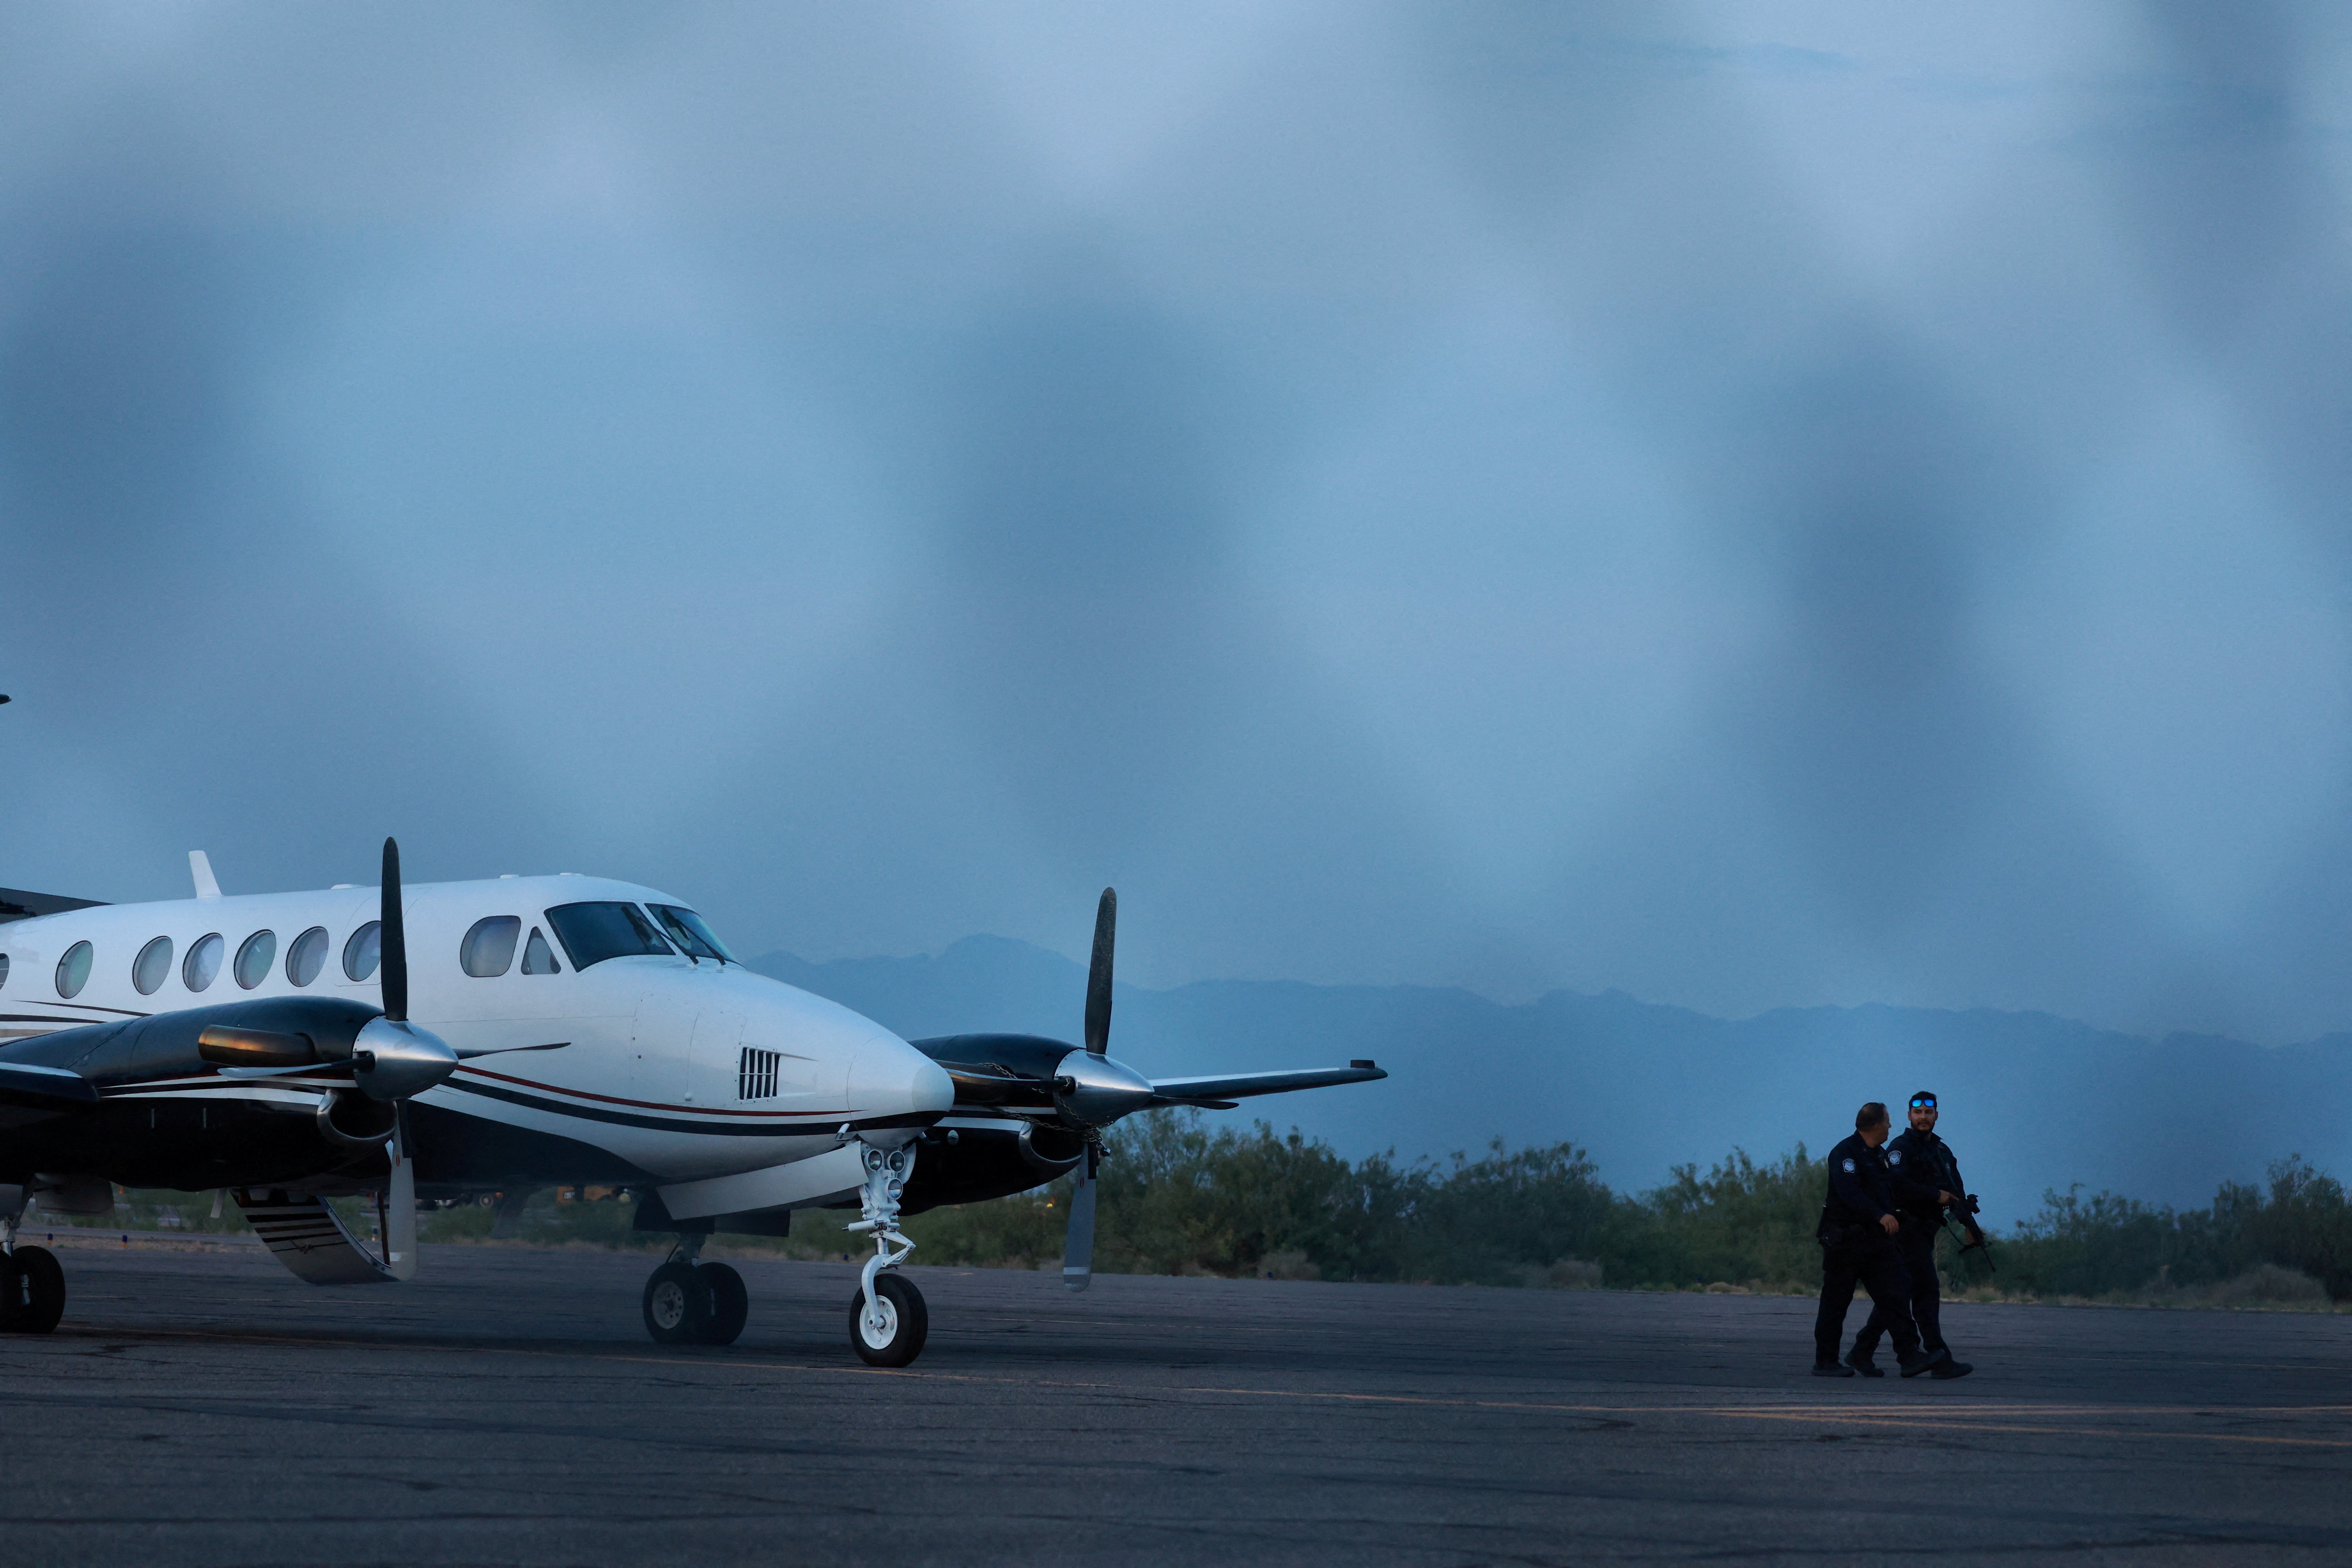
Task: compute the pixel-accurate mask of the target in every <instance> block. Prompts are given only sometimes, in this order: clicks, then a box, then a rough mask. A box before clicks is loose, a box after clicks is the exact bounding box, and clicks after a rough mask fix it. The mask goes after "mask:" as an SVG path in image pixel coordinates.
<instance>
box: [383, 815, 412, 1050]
mask: <svg viewBox="0 0 2352 1568" xmlns="http://www.w3.org/2000/svg"><path fill="white" fill-rule="evenodd" d="M377 919H378V920H379V921H381V922H382V926H383V931H382V951H383V958H382V960H381V961H380V962H381V963H382V964H383V1016H385V1017H387V1018H389V1019H391V1020H392V1021H393V1022H394V1023H395V1024H398V1023H403V1022H405V1021H406V1019H407V1017H408V932H407V930H406V929H405V928H404V926H403V925H402V924H401V920H400V844H399V842H398V841H397V840H396V839H391V838H387V839H385V840H384V841H383V911H382V913H380V914H379V915H378V917H377Z"/></svg>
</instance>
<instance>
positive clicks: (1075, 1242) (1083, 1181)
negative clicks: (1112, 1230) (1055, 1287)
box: [1062, 1143, 1101, 1290]
mask: <svg viewBox="0 0 2352 1568" xmlns="http://www.w3.org/2000/svg"><path fill="white" fill-rule="evenodd" d="M1094 1166H1095V1146H1094V1145H1093V1144H1091V1143H1089V1144H1087V1157H1086V1158H1085V1159H1083V1160H1081V1161H1079V1162H1078V1165H1077V1169H1076V1171H1074V1172H1072V1173H1071V1182H1070V1233H1069V1237H1068V1238H1067V1239H1066V1240H1065V1241H1064V1242H1063V1243H1062V1283H1063V1284H1064V1285H1066V1286H1067V1287H1069V1288H1070V1289H1073V1290H1083V1289H1086V1288H1087V1286H1088V1285H1089V1284H1091V1283H1093V1281H1094V1277H1095V1189H1096V1188H1097V1187H1098V1186H1100V1185H1101V1183H1100V1182H1098V1181H1097V1180H1096V1179H1095V1169H1094Z"/></svg>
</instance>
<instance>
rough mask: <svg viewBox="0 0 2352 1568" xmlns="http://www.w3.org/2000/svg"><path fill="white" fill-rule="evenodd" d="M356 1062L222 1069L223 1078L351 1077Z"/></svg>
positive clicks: (301, 1063) (298, 1063)
mask: <svg viewBox="0 0 2352 1568" xmlns="http://www.w3.org/2000/svg"><path fill="white" fill-rule="evenodd" d="M357 1066H358V1064H356V1063H354V1062H297V1063H295V1064H294V1065H293V1066H292V1067H290V1068H236V1067H229V1068H221V1069H220V1076H221V1077H223V1078H291V1077H294V1076H296V1075H298V1074H299V1075H303V1076H307V1077H310V1078H349V1077H351V1076H352V1073H353V1072H354V1071H356V1070H357Z"/></svg>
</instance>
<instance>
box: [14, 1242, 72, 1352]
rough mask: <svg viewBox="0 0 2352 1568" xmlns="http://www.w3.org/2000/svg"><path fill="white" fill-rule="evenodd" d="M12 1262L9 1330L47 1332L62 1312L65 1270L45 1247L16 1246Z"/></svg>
mask: <svg viewBox="0 0 2352 1568" xmlns="http://www.w3.org/2000/svg"><path fill="white" fill-rule="evenodd" d="M12 1265H13V1274H14V1278H13V1279H10V1280H9V1281H8V1283H9V1284H10V1285H11V1286H13V1287H14V1288H13V1289H9V1290H8V1292H7V1300H8V1304H9V1305H11V1306H13V1307H15V1309H16V1310H14V1311H12V1312H10V1313H9V1315H8V1323H7V1328H8V1331H9V1332H10V1333H16V1334H46V1333H47V1332H48V1331H50V1330H52V1329H54V1328H56V1327H57V1326H58V1319H59V1318H62V1317H64V1316H65V1312H66V1271H65V1270H64V1269H62V1268H58V1258H57V1254H55V1253H53V1252H51V1251H50V1250H49V1249H48V1248H47V1247H18V1248H17V1249H16V1258H14V1259H13V1260H12ZM18 1281H22V1283H18ZM19 1303H21V1305H19Z"/></svg>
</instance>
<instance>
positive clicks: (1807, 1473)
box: [0, 1247, 2352, 1568]
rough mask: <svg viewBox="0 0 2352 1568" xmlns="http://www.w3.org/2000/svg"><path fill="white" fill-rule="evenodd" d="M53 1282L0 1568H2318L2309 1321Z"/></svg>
mask: <svg viewBox="0 0 2352 1568" xmlns="http://www.w3.org/2000/svg"><path fill="white" fill-rule="evenodd" d="M59 1257H60V1259H61V1261H62V1262H63V1263H64V1264H65V1267H66V1271H67V1279H68V1288H69V1289H70V1290H71V1292H72V1295H71V1299H70V1300H69V1301H68V1307H67V1311H66V1318H65V1321H64V1323H63V1324H62V1325H61V1326H60V1328H59V1329H58V1331H57V1332H56V1333H55V1334H54V1335H51V1336H47V1337H45V1338H44V1337H25V1336H16V1335H9V1336H0V1433H5V1436H0V1457H5V1469H0V1510H5V1515H6V1523H5V1525H0V1563H5V1564H16V1563H26V1564H33V1563H38V1564H44V1565H49V1568H56V1565H61V1564H80V1563H105V1564H125V1563H136V1564H140V1565H142V1568H148V1565H156V1564H176V1563H223V1564H226V1563H237V1564H265V1563H306V1564H307V1563H334V1564H337V1565H339V1568H348V1565H358V1564H369V1563H385V1564H400V1565H403V1568H406V1565H411V1564H443V1563H528V1564H541V1563H547V1564H559V1563H614V1564H661V1565H664V1568H670V1565H677V1564H699V1563H737V1562H742V1563H752V1562H758V1563H800V1562H817V1563H890V1564H911V1563H994V1562H1015V1563H1024V1564H1061V1563H1071V1564H1076V1563H1086V1564H1103V1563H1130V1562H1135V1563H1218V1564H1225V1563H1234V1562H1237V1561H1242V1562H1249V1563H1443V1564H1456V1563H1571V1562H1574V1563H1591V1562H1616V1561H1630V1562H1654V1561H1684V1560H1696V1559H1706V1560H1717V1559H1728V1560H1732V1561H1736V1562H1739V1563H1859V1562H1861V1561H1863V1560H1864V1559H1874V1560H1875V1559H1884V1558H1889V1557H1892V1558H1905V1559H1909V1558H1918V1557H1936V1558H1940V1559H1946V1560H1951V1561H1958V1562H1974V1561H1984V1562H1994V1561H1998V1562H2000V1563H2038V1562H2042V1561H2045V1560H2052V1561H2054V1560H2057V1559H2060V1558H2063V1559H2065V1560H2067V1561H2069V1562H2085V1563H2132V1564H2152V1563H2216V1562H2226V1563H2233V1564H2236V1563H2254V1564H2259V1563H2339V1564H2340V1563H2346V1562H2352V1316H2346V1315H2336V1316H2326V1315H2305V1314H2289V1313H2255V1312H2243V1313H2221V1312H2169V1311H2145V1310H2105V1309H2089V1308H2071V1309H2069V1308H2042V1307H1992V1306H1980V1307H1965V1306H1963V1307H1954V1308H1949V1309H1948V1310H1947V1331H1948V1334H1949V1336H1950V1337H1951V1340H1952V1342H1953V1343H1954V1344H1955V1345H1956V1346H1958V1348H1959V1349H1960V1351H1961V1353H1962V1355H1963V1356H1964V1357H1966V1358H1968V1359H1972V1360H1974V1361H1975V1362H1976V1363H1978V1365H1979V1372H1978V1373H1977V1375H1975V1376H1973V1377H1970V1378H1967V1379H1963V1380H1960V1381H1957V1382H1950V1383H1934V1382H1930V1381H1928V1380H1927V1379H1924V1378H1923V1379H1919V1380H1916V1381H1913V1382H1906V1381H1904V1380H1902V1379H1899V1378H1895V1377H1887V1378H1885V1379H1883V1380H1878V1381H1874V1382H1864V1381H1863V1380H1860V1379H1854V1380H1850V1381H1841V1382H1835V1383H1832V1382H1827V1381H1823V1380H1819V1379H1815V1378H1813V1377H1811V1376H1810V1375H1809V1374H1808V1370H1807V1369H1808V1367H1809V1366H1810V1363H1811V1353H1810V1345H1809V1332H1810V1328H1811V1312H1812V1303H1811V1302H1810V1301H1806V1300H1790V1299H1785V1298H1773V1297H1741V1296H1698V1295H1664V1296H1661V1295H1639V1294H1623V1293H1617V1292H1603V1291H1538V1290H1493V1289H1433V1288H1427V1287H1413V1286H1369V1285H1328V1284H1285V1283H1274V1282H1266V1281H1252V1280H1218V1279H1149V1278H1129V1277H1121V1276H1116V1275H1110V1276H1103V1277H1100V1278H1097V1280H1096V1281H1095V1284H1094V1288H1093V1289H1091V1290H1089V1291H1087V1293H1086V1294H1084V1295H1079V1296H1074V1295H1072V1294H1070V1293H1068V1292H1066V1291H1065V1290H1064V1289H1062V1287H1061V1284H1060V1281H1059V1279H1058V1277H1056V1276H1054V1275H1046V1274H1015V1273H1006V1272H994V1271H986V1270H975V1271H965V1270H959V1269H949V1268H914V1269H910V1270H908V1273H909V1275H910V1277H911V1278H912V1279H915V1280H916V1282H917V1283H918V1284H919V1286H920V1287H921V1289H922V1290H923V1292H924V1294H925V1296H926V1297H927V1298H928V1300H929V1303H930V1310H931V1325H932V1327H931V1338H930V1344H929V1349H928V1350H927V1352H925V1354H924V1356H923V1358H922V1360H921V1361H920V1362H919V1363H917V1364H916V1365H915V1367H913V1368H912V1369H910V1370H908V1371H906V1372H899V1373H885V1372H875V1371H871V1370H867V1369H866V1368H864V1367H863V1366H862V1364H861V1363H858V1362H857V1361H856V1359H855V1357H854V1356H853V1354H852V1353H851V1352H850V1350H849V1347H848V1342H847V1333H848V1301H849V1296H850V1293H851V1290H852V1289H853V1288H854V1278H855V1274H854V1270H853V1269H852V1268H850V1267H848V1266H845V1265H840V1264H805V1263H781V1262H750V1263H743V1262H739V1263H738V1265H737V1266H738V1267H739V1268H740V1269H741V1270H742V1272H743V1274H744V1277H745V1279H747V1281H748V1282H749V1284H750V1286H751V1325H750V1327H749V1329H748V1330H747V1331H745V1333H744V1336H743V1339H742V1340H741V1342H740V1343H738V1344H736V1345H734V1346H732V1347H730V1348H729V1349H726V1350H703V1349H696V1350H677V1349H667V1348H664V1347H660V1346H656V1345H655V1344H654V1343H653V1342H651V1341H649V1340H648V1339H646V1336H645V1333H644V1330H643V1328H642V1326H641V1324H640V1322H639V1320H638V1305H637V1302H638V1292H639V1289H640V1288H641V1286H642V1282H643V1279H644V1277H645V1274H646V1270H647V1269H648V1268H650V1266H651V1262H652V1259H650V1258H646V1257H642V1256H625V1255H615V1254H611V1253H603V1252H593V1251H533V1250H525V1249H520V1248H489V1247H479V1248H476V1247H427V1248H426V1249H425V1254H424V1267H423V1270H422V1272H421V1274H420V1276H419V1278H418V1279H416V1280H415V1282H413V1283H411V1284H408V1285H404V1286H379V1287H358V1288H351V1289H338V1290H326V1289H313V1288H310V1287H308V1286H305V1285H302V1284H300V1283H299V1282H298V1281H296V1280H295V1279H292V1278H291V1277H290V1276H289V1275H287V1274H286V1273H285V1272H284V1271H283V1270H281V1269H280V1268H278V1265H277V1264H276V1263H274V1262H272V1261H271V1260H270V1259H269V1258H267V1257H266V1256H263V1255H261V1254H260V1253H259V1252H258V1251H257V1250H255V1249H251V1248H243V1249H215V1250H213V1251H210V1252H193V1251H192V1252H162V1251H153V1250H145V1249H137V1248H134V1249H130V1250H96V1249H89V1248H75V1249H73V1250H61V1251H60V1253H59ZM1860 1313H1861V1309H1860V1308H1857V1309H1856V1310H1855V1314H1854V1317H1853V1320H1852V1325H1853V1326H1858V1324H1859V1322H1860ZM1882 1353H1883V1352H1882Z"/></svg>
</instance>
